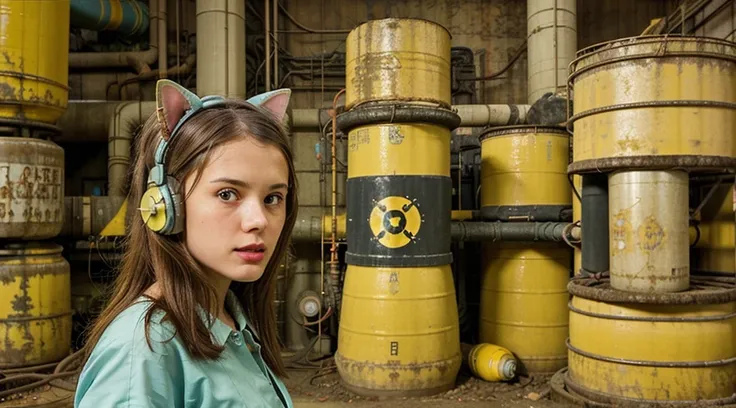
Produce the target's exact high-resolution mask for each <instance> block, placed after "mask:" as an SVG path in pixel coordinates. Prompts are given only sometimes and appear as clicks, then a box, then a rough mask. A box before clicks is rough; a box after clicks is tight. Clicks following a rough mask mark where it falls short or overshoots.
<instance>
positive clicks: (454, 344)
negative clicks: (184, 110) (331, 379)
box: [335, 265, 462, 396]
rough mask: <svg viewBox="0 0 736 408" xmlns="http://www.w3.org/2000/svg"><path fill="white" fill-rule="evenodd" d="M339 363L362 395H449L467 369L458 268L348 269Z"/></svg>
mask: <svg viewBox="0 0 736 408" xmlns="http://www.w3.org/2000/svg"><path fill="white" fill-rule="evenodd" d="M339 330H340V332H339V335H338V346H337V353H336V354H335V364H336V365H337V369H338V371H339V373H340V376H341V378H342V380H343V384H344V385H345V386H346V388H348V389H350V390H352V391H354V392H356V393H358V394H362V395H376V396H392V395H394V396H396V395H400V396H414V395H429V394H436V393H440V392H443V391H447V390H449V389H450V388H452V387H453V386H454V385H455V378H456V376H457V373H458V371H459V370H460V366H461V365H462V356H461V354H460V330H459V325H458V315H457V306H456V303H455V290H454V285H453V281H452V271H451V268H450V265H441V266H432V267H429V266H427V267H417V268H399V267H389V268H383V267H367V266H357V265H348V270H347V275H346V277H345V285H344V288H343V299H342V311H341V315H340V329H339Z"/></svg>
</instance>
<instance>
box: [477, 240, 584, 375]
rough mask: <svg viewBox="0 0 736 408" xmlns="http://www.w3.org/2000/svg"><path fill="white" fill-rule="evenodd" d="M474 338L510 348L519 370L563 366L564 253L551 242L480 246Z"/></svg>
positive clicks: (566, 264)
mask: <svg viewBox="0 0 736 408" xmlns="http://www.w3.org/2000/svg"><path fill="white" fill-rule="evenodd" d="M482 252H483V263H482V265H483V273H482V278H481V293H480V319H479V320H480V322H479V325H480V327H479V341H480V342H483V343H491V344H496V345H499V346H502V347H505V348H507V349H508V350H510V351H511V352H512V353H514V355H515V356H516V357H517V358H518V359H519V363H520V367H519V372H523V373H552V372H555V371H557V370H559V369H560V368H562V367H564V366H565V365H566V364H567V350H566V349H565V339H566V338H567V333H568V311H567V301H568V298H569V296H568V294H567V282H568V276H569V269H570V259H569V258H570V253H569V249H568V247H567V245H565V244H553V243H542V242H539V243H534V244H529V243H497V244H485V245H484V247H483V251H482Z"/></svg>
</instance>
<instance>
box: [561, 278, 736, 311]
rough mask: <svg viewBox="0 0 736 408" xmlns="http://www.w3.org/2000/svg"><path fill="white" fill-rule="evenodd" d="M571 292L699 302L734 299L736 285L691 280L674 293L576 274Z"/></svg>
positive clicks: (610, 299) (614, 299)
mask: <svg viewBox="0 0 736 408" xmlns="http://www.w3.org/2000/svg"><path fill="white" fill-rule="evenodd" d="M567 290H568V292H570V294H571V295H573V296H578V297H581V298H585V299H590V300H596V301H599V302H606V303H630V304H637V305H696V304H697V305H701V304H716V303H728V302H734V301H736V286H734V285H733V284H727V285H717V284H715V283H710V281H708V280H697V281H696V280H694V279H693V282H692V283H691V285H690V290H688V291H685V292H677V293H632V292H624V291H620V290H616V289H613V288H611V284H610V280H609V279H595V278H575V279H573V280H571V281H570V283H568V285H567Z"/></svg>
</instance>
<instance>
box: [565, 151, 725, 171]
mask: <svg viewBox="0 0 736 408" xmlns="http://www.w3.org/2000/svg"><path fill="white" fill-rule="evenodd" d="M615 170H628V171H637V170H684V171H691V172H716V173H728V172H734V171H736V157H730V156H706V155H690V154H687V155H686V154H673V155H635V156H607V157H599V158H593V159H585V160H577V161H574V162H572V163H570V164H569V165H568V166H567V174H586V173H601V172H611V171H615Z"/></svg>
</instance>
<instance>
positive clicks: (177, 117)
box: [138, 79, 291, 235]
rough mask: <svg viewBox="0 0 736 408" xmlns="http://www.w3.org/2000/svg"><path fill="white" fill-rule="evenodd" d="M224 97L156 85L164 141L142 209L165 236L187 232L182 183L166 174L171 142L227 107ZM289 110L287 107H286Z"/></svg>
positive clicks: (256, 101) (257, 101) (257, 100)
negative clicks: (196, 120)
mask: <svg viewBox="0 0 736 408" xmlns="http://www.w3.org/2000/svg"><path fill="white" fill-rule="evenodd" d="M283 93H289V94H290V93H291V91H290V90H288V89H279V90H275V91H270V92H265V93H262V94H259V95H256V96H254V97H252V98H250V99H248V101H247V102H249V103H250V104H251V105H254V106H260V105H262V104H264V103H265V102H267V101H268V100H269V99H271V98H273V97H274V96H276V95H279V94H283ZM225 102H226V100H225V98H223V97H221V96H205V97H203V98H201V99H200V98H199V97H198V96H197V95H195V94H194V93H192V92H190V91H189V90H188V89H186V88H184V87H182V86H181V85H179V84H177V83H176V82H174V81H171V80H168V79H162V80H159V81H158V82H157V83H156V117H157V118H158V122H159V124H160V126H161V140H160V141H159V143H158V146H157V147H156V153H155V156H154V166H153V168H152V169H151V171H150V172H149V173H148V182H147V189H146V191H145V192H144V193H143V196H142V197H141V201H140V203H139V204H140V205H139V207H138V210H139V211H140V214H141V217H142V218H143V223H144V224H145V225H146V227H148V228H149V229H150V230H152V231H154V232H157V233H159V234H162V235H174V234H178V233H180V232H182V231H183V230H184V208H183V206H184V200H183V197H182V192H181V184H180V183H179V181H177V180H176V179H175V178H173V177H171V176H169V175H168V174H167V173H166V152H167V150H168V148H169V142H170V141H171V139H172V138H173V137H174V136H176V134H177V133H178V131H179V129H181V127H182V125H183V124H184V123H186V121H188V120H189V119H191V118H192V117H194V116H195V115H196V114H197V113H199V112H202V111H204V110H206V109H212V108H217V107H222V106H225ZM284 108H285V106H284Z"/></svg>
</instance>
